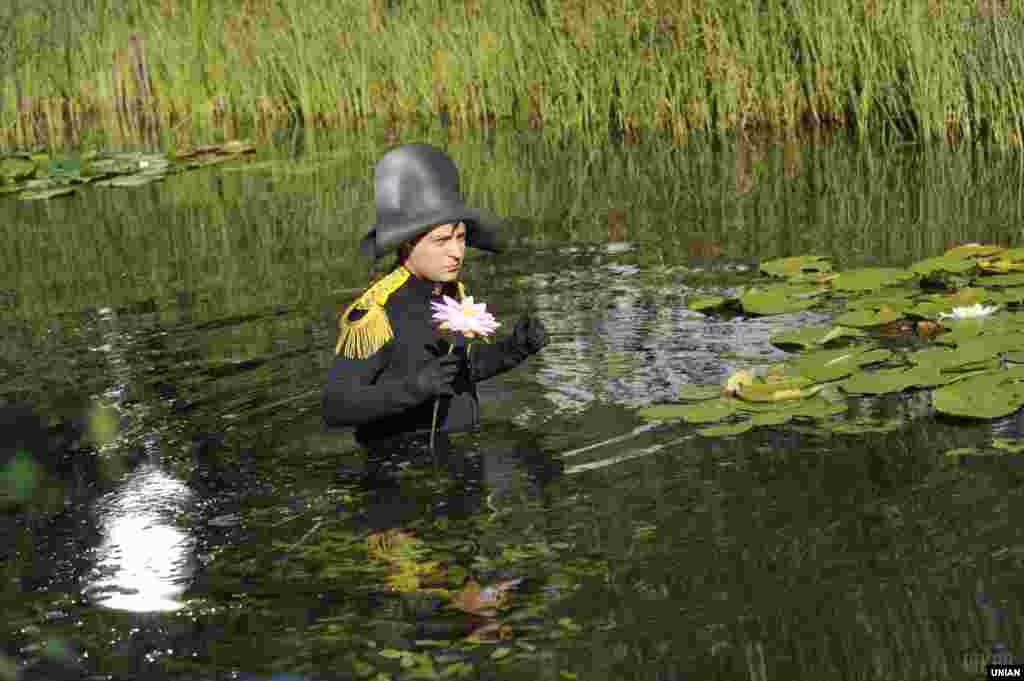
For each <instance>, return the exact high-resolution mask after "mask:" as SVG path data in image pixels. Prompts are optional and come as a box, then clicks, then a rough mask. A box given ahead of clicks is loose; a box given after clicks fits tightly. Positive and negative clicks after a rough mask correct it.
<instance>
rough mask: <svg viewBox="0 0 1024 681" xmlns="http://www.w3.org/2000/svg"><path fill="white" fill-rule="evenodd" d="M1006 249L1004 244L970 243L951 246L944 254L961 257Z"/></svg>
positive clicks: (994, 252)
mask: <svg viewBox="0 0 1024 681" xmlns="http://www.w3.org/2000/svg"><path fill="white" fill-rule="evenodd" d="M1005 251H1006V249H1005V248H1003V247H1002V246H997V245H995V244H979V243H969V244H961V245H959V246H956V247H954V248H951V249H949V250H948V251H946V252H945V253H944V254H943V255H944V256H948V257H953V258H960V257H966V256H986V255H996V254H999V253H1003V252H1005Z"/></svg>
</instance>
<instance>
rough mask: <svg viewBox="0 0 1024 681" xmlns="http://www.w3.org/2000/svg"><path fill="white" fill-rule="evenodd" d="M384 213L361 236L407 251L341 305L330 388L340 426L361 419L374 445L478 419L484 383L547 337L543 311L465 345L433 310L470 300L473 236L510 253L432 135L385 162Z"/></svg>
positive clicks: (327, 418)
mask: <svg viewBox="0 0 1024 681" xmlns="http://www.w3.org/2000/svg"><path fill="white" fill-rule="evenodd" d="M374 198H375V205H376V211H377V221H376V223H375V224H374V225H373V226H372V227H371V228H370V230H369V233H368V234H367V235H366V236H365V237H364V238H363V240H362V243H361V244H360V250H361V252H362V253H363V254H364V255H366V256H368V257H369V258H371V259H372V260H376V259H377V258H379V257H380V256H381V255H384V254H386V253H387V252H389V251H393V250H397V251H398V259H397V261H396V262H395V265H394V267H393V268H392V269H391V270H390V271H389V272H388V273H387V274H386V275H384V276H383V277H381V278H380V279H379V280H377V281H376V282H375V283H373V284H372V285H371V286H370V287H369V288H368V289H367V290H366V291H365V292H364V293H363V294H362V295H361V296H360V297H359V298H358V299H357V300H356V301H355V302H353V303H352V304H351V305H350V306H349V307H348V309H346V310H345V312H344V313H343V314H342V316H341V319H340V322H339V326H340V334H339V337H338V344H337V347H336V348H335V359H334V363H333V364H332V366H331V367H330V369H329V371H328V374H327V382H326V384H325V386H324V390H323V401H322V409H323V418H324V422H325V423H326V424H327V425H329V426H355V429H356V431H355V437H356V441H357V442H359V443H360V444H363V445H367V446H370V445H375V444H380V443H392V442H396V441H401V440H407V439H408V438H407V437H406V436H409V435H413V434H428V435H429V433H430V430H431V423H432V421H433V416H434V403H435V400H439V404H438V407H439V408H438V411H437V431H438V433H439V434H442V435H443V434H446V433H451V432H456V431H462V430H469V429H471V428H473V427H475V426H476V425H477V424H478V423H479V420H480V416H479V399H478V397H477V392H476V387H475V384H476V383H478V382H480V381H483V380H486V379H488V378H491V377H493V376H496V375H498V374H500V373H502V372H505V371H508V370H509V369H511V368H513V367H515V366H518V365H519V364H520V363H521V362H523V361H524V360H525V359H526V358H527V357H529V356H530V355H532V354H534V353H537V352H539V351H540V350H541V348H543V347H544V346H545V345H546V343H547V338H546V333H545V329H544V325H543V323H542V322H541V321H540V319H538V318H536V317H533V316H529V315H527V316H524V317H522V318H521V319H520V320H519V321H518V322H517V323H516V325H515V327H514V329H513V331H512V333H511V335H509V336H506V337H504V338H502V339H500V340H497V341H495V342H493V343H483V342H481V343H477V344H475V345H474V346H473V348H472V350H471V352H470V353H469V355H467V352H466V339H465V337H463V336H462V335H461V334H455V338H454V350H453V351H452V352H451V353H450V354H449V353H448V349H449V344H448V341H447V340H445V338H444V336H443V335H442V334H441V332H440V331H439V329H438V328H437V325H436V324H435V323H434V322H433V321H432V320H431V307H430V303H431V302H440V301H441V296H442V295H447V296H450V297H452V298H455V299H457V300H461V299H462V298H463V297H464V296H465V295H466V292H465V288H464V286H463V284H462V282H461V280H460V275H461V272H462V266H463V259H464V256H465V252H466V246H473V247H475V248H479V249H482V250H485V251H489V252H492V253H498V252H501V250H503V249H502V245H501V238H500V230H499V221H498V220H497V219H496V218H495V217H494V216H491V215H489V214H487V213H485V212H484V211H481V210H477V209H473V208H467V207H466V206H465V205H464V203H463V198H462V193H461V191H460V190H459V177H458V170H457V169H456V167H455V164H454V163H453V162H452V160H451V159H450V158H448V156H447V155H446V154H445V153H444V152H442V151H441V150H439V149H437V148H435V147H432V146H430V145H427V144H406V145H402V146H399V147H397V148H395V149H392V150H391V151H389V152H388V153H387V154H385V155H384V156H383V158H381V160H380V161H379V162H378V163H377V168H376V174H375V197H374Z"/></svg>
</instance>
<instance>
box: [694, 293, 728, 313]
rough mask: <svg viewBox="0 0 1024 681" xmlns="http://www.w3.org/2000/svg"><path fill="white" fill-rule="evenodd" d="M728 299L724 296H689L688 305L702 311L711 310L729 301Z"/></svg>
mask: <svg viewBox="0 0 1024 681" xmlns="http://www.w3.org/2000/svg"><path fill="white" fill-rule="evenodd" d="M728 300H729V299H728V298H723V297H722V296H687V297H686V307H688V308H690V309H691V310H697V311H698V312H700V311H702V310H711V309H714V308H716V307H721V306H722V305H724V304H725V303H726V302H728Z"/></svg>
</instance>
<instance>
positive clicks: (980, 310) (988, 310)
mask: <svg viewBox="0 0 1024 681" xmlns="http://www.w3.org/2000/svg"><path fill="white" fill-rule="evenodd" d="M998 309H999V306H998V305H982V304H981V303H977V304H975V305H967V306H965V307H954V308H953V311H952V312H940V313H939V319H945V318H946V317H950V318H951V319H978V318H980V317H988V316H990V315H991V314H993V313H994V312H995V311H996V310H998Z"/></svg>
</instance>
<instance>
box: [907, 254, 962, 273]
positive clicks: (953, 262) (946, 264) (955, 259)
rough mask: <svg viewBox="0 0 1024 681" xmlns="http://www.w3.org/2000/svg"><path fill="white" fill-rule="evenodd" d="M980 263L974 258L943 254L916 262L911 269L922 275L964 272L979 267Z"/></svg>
mask: <svg viewBox="0 0 1024 681" xmlns="http://www.w3.org/2000/svg"><path fill="white" fill-rule="evenodd" d="M977 266H978V263H977V262H976V261H975V260H974V259H973V258H968V257H961V256H950V255H942V256H939V257H936V258H928V259H927V260H922V261H920V262H917V263H914V264H913V265H912V266H911V267H910V270H911V271H912V272H915V273H917V274H920V275H925V276H926V275H929V274H934V273H936V272H951V273H953V274H963V273H964V272H970V271H971V270H973V269H975V268H977Z"/></svg>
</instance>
